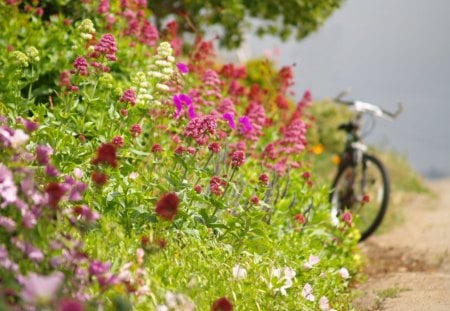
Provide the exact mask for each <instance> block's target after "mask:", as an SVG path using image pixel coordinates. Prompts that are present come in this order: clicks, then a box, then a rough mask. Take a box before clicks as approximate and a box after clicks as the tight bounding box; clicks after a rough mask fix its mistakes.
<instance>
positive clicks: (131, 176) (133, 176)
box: [129, 172, 139, 180]
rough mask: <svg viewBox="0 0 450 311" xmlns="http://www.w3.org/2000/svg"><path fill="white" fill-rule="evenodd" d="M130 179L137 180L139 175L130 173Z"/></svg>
mask: <svg viewBox="0 0 450 311" xmlns="http://www.w3.org/2000/svg"><path fill="white" fill-rule="evenodd" d="M129 177H130V179H131V180H135V179H136V178H138V177H139V174H138V173H136V172H132V173H130V176H129Z"/></svg>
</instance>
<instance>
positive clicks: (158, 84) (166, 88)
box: [156, 83, 170, 91]
mask: <svg viewBox="0 0 450 311" xmlns="http://www.w3.org/2000/svg"><path fill="white" fill-rule="evenodd" d="M156 88H157V89H158V90H161V91H168V90H170V88H169V86H167V85H165V84H162V83H156Z"/></svg>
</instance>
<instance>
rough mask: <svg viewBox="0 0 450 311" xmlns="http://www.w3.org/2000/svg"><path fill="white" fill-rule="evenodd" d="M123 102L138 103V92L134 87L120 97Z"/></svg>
mask: <svg viewBox="0 0 450 311" xmlns="http://www.w3.org/2000/svg"><path fill="white" fill-rule="evenodd" d="M120 101H121V102H122V103H130V104H131V105H132V106H134V105H136V92H135V91H134V90H132V89H128V90H126V91H125V92H123V94H122V96H121V97H120Z"/></svg>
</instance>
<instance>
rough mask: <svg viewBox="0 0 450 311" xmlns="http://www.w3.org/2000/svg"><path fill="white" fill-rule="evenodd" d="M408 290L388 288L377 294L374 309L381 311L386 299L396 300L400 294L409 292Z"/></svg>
mask: <svg viewBox="0 0 450 311" xmlns="http://www.w3.org/2000/svg"><path fill="white" fill-rule="evenodd" d="M409 290H410V289H409V288H400V287H389V288H386V289H383V290H380V291H378V292H377V299H376V301H375V309H376V310H381V308H382V306H383V303H384V302H385V301H386V299H389V298H391V299H392V298H396V297H398V296H399V294H400V293H402V292H406V291H409Z"/></svg>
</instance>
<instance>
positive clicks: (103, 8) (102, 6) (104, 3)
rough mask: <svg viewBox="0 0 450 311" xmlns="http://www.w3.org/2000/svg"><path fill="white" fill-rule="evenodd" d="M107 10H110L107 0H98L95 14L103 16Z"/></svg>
mask: <svg viewBox="0 0 450 311" xmlns="http://www.w3.org/2000/svg"><path fill="white" fill-rule="evenodd" d="M109 9H110V4H109V0H100V3H99V5H98V9H97V12H98V13H100V14H105V13H107V12H108V11H109Z"/></svg>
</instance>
